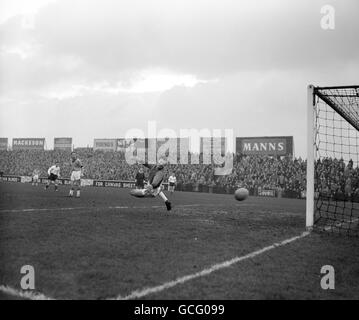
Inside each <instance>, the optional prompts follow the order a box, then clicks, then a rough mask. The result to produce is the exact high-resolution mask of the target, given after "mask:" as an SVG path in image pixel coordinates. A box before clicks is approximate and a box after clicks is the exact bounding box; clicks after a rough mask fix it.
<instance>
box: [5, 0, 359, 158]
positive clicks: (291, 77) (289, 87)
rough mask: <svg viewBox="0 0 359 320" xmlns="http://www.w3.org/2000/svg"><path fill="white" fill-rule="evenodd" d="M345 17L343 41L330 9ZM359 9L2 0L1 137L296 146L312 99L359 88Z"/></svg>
mask: <svg viewBox="0 0 359 320" xmlns="http://www.w3.org/2000/svg"><path fill="white" fill-rule="evenodd" d="M324 5H331V6H332V7H333V8H334V9H335V29H334V30H324V29H323V28H322V27H321V19H322V17H323V15H324V14H323V13H321V8H322V7H323V6H324ZM358 15H359V1H358V0H345V1H342V0H341V1H339V0H337V1H334V0H323V1H322V0H0V136H1V137H8V138H10V139H11V138H13V137H46V139H47V145H48V147H50V148H51V147H52V143H53V138H54V137H59V136H60V137H61V136H70V137H73V140H74V143H75V146H86V145H90V146H92V141H93V138H117V137H118V138H120V137H124V135H125V134H126V132H127V130H129V129H132V128H139V129H142V130H143V131H144V132H145V134H146V132H147V121H149V120H153V121H156V123H157V128H158V130H160V129H163V128H171V129H173V130H175V131H176V132H178V133H179V130H180V129H187V128H188V129H189V128H195V129H203V128H208V129H211V130H212V129H222V130H224V129H233V130H234V134H235V135H237V136H263V135H293V136H294V143H295V153H296V155H302V156H303V155H305V147H306V146H305V141H306V138H305V134H306V131H305V130H306V123H305V120H306V88H307V85H308V84H310V83H312V84H314V85H319V86H329V85H346V84H358V83H359V41H358V40H357V39H358V31H359V19H358Z"/></svg>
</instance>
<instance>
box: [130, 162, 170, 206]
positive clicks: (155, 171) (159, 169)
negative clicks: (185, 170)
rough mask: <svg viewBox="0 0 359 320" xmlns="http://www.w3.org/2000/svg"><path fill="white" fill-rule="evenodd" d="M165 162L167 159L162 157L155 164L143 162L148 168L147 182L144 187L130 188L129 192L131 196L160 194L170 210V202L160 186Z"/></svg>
mask: <svg viewBox="0 0 359 320" xmlns="http://www.w3.org/2000/svg"><path fill="white" fill-rule="evenodd" d="M166 163H167V161H166V160H165V159H163V158H161V159H160V160H159V161H158V164H157V165H150V164H147V163H143V165H144V166H145V167H147V168H149V169H150V173H149V175H148V181H147V184H146V185H145V187H144V189H134V190H131V192H130V194H131V196H134V197H138V198H144V197H156V196H160V197H161V198H162V200H163V201H164V202H165V205H166V208H167V210H168V211H170V210H171V208H172V206H171V202H169V201H168V199H167V197H166V195H165V194H164V193H163V186H162V182H163V179H164V177H165V170H164V168H165V164H166Z"/></svg>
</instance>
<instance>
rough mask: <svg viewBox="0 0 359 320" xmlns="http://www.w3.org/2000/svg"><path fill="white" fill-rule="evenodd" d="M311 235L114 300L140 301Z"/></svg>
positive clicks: (305, 233) (274, 245) (301, 236)
mask: <svg viewBox="0 0 359 320" xmlns="http://www.w3.org/2000/svg"><path fill="white" fill-rule="evenodd" d="M309 234H310V232H308V231H306V232H303V233H302V234H301V235H299V236H296V237H293V238H289V239H286V240H284V241H282V242H279V243H274V244H272V245H270V246H268V247H264V248H262V249H260V250H257V251H254V252H252V253H249V254H246V255H244V256H241V257H235V258H233V259H231V260H227V261H225V262H222V263H218V264H215V265H213V266H211V267H209V268H206V269H203V270H202V271H199V272H196V273H193V274H190V275H186V276H183V277H180V278H177V279H175V280H173V281H169V282H165V283H163V284H161V285H158V286H155V287H151V288H144V289H140V290H135V291H133V292H131V293H130V294H129V295H127V296H125V297H123V296H121V295H118V296H117V297H116V298H114V300H131V299H138V298H142V297H145V296H148V295H150V294H153V293H159V292H161V291H163V290H166V289H169V288H172V287H175V286H177V285H179V284H183V283H185V282H188V281H190V280H193V279H196V278H200V277H204V276H207V275H209V274H211V273H212V272H215V271H218V270H221V269H224V268H228V267H230V266H232V265H234V264H236V263H238V262H241V261H243V260H246V259H251V258H254V257H256V256H258V255H260V254H262V253H264V252H267V251H270V250H272V249H275V248H278V247H282V246H284V245H287V244H289V243H291V242H294V241H296V240H298V239H301V238H304V237H306V236H308V235H309Z"/></svg>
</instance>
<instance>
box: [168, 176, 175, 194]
mask: <svg viewBox="0 0 359 320" xmlns="http://www.w3.org/2000/svg"><path fill="white" fill-rule="evenodd" d="M176 183H177V179H176V176H175V175H174V173H171V174H170V176H169V178H168V191H169V192H170V194H171V195H172V194H173V192H174V191H175V186H176Z"/></svg>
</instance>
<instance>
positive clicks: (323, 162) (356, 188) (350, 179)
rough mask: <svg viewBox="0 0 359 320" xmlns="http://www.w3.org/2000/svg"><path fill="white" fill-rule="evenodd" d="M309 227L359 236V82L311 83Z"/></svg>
mask: <svg viewBox="0 0 359 320" xmlns="http://www.w3.org/2000/svg"><path fill="white" fill-rule="evenodd" d="M306 201H307V202H306V227H307V229H310V230H311V229H316V230H322V231H329V232H333V233H340V234H347V235H355V236H359V86H355V85H353V86H337V87H315V86H313V85H309V86H308V88H307V190H306Z"/></svg>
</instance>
